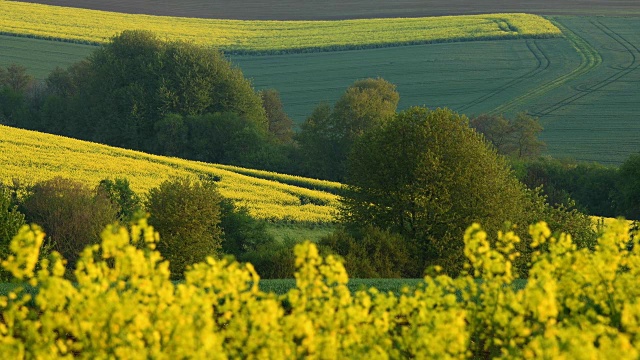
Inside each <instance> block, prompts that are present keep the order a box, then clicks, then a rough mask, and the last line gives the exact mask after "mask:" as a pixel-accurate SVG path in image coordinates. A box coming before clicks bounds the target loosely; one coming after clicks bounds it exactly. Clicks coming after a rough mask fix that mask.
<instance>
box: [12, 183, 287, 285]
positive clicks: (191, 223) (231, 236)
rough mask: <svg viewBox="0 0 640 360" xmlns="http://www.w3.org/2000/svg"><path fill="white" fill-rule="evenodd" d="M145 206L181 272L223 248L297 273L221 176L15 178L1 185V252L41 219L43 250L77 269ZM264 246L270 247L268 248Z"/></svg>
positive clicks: (161, 246) (265, 271)
mask: <svg viewBox="0 0 640 360" xmlns="http://www.w3.org/2000/svg"><path fill="white" fill-rule="evenodd" d="M147 213H148V214H150V215H149V220H148V221H149V223H150V224H151V225H153V226H154V228H155V229H156V231H158V232H159V233H160V234H161V238H160V241H159V242H158V250H159V251H160V253H161V254H162V255H163V257H164V258H166V259H167V260H169V261H170V264H171V271H172V274H173V275H172V276H173V277H174V278H176V279H177V278H180V277H181V276H182V274H183V272H184V270H185V269H186V267H187V266H188V265H191V264H194V263H197V262H201V261H203V260H204V259H205V258H206V257H207V256H214V257H221V256H223V255H233V256H235V257H236V258H238V260H241V261H247V260H251V261H252V262H253V263H254V265H255V266H256V269H258V270H259V271H260V273H261V275H263V276H264V277H286V276H290V275H291V274H292V273H293V256H292V255H289V256H282V255H283V253H286V252H284V251H283V250H284V249H283V245H282V244H280V243H279V242H278V241H276V240H275V239H274V238H273V236H271V235H269V234H268V232H267V230H266V223H264V222H260V221H257V220H255V219H253V218H252V217H251V216H249V214H248V212H247V210H246V209H244V208H238V207H236V206H234V204H233V202H231V201H230V200H228V199H224V198H223V197H222V196H221V195H220V193H219V192H218V190H217V186H216V184H215V183H213V182H210V181H199V180H194V179H189V178H176V179H170V180H167V181H165V182H163V183H162V184H161V185H160V186H158V187H156V188H153V189H151V190H150V191H149V192H148V194H145V195H144V196H140V195H138V194H136V193H135V192H134V191H132V190H131V188H130V186H129V182H128V181H127V180H126V179H115V180H111V179H105V180H103V181H101V182H100V184H99V185H98V186H96V187H95V188H91V187H88V186H86V185H84V184H82V183H79V182H77V181H75V180H72V179H67V178H59V177H58V178H53V179H50V180H46V181H42V182H39V183H36V184H33V185H29V186H22V185H20V183H19V182H18V181H17V180H16V181H14V183H13V184H12V185H11V186H8V185H2V186H0V256H1V257H2V258H6V256H7V255H8V254H9V253H10V251H9V244H10V240H11V239H12V237H13V236H14V235H16V234H17V232H18V229H19V228H20V227H21V226H22V225H24V224H25V223H36V224H38V225H40V226H42V227H43V229H44V231H45V232H46V234H47V239H46V241H45V245H44V251H43V256H46V255H47V253H48V252H50V251H52V250H55V251H57V252H59V253H60V254H61V255H62V256H63V257H64V258H65V259H66V260H67V261H68V262H69V265H70V266H69V268H70V269H73V268H74V267H75V263H76V261H77V259H78V258H79V256H80V252H81V251H82V250H83V249H84V248H85V247H86V246H88V245H91V244H96V243H98V241H99V239H100V234H101V232H102V231H103V229H104V228H105V226H106V225H108V224H111V223H114V222H119V223H121V224H125V225H127V224H130V223H131V222H135V221H136V220H137V219H139V218H140V217H144V216H147V215H146V214H147ZM265 248H269V249H270V251H269V252H267V254H262V253H263V250H264V249H265ZM277 262H280V263H279V264H276V263H277Z"/></svg>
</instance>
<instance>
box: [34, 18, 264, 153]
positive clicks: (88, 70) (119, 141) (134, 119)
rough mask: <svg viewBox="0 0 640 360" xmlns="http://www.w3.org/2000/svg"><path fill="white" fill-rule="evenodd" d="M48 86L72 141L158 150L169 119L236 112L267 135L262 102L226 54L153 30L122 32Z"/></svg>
mask: <svg viewBox="0 0 640 360" xmlns="http://www.w3.org/2000/svg"><path fill="white" fill-rule="evenodd" d="M48 87H49V89H50V96H53V97H57V98H58V99H61V101H63V102H64V103H65V104H66V105H65V104H61V103H57V102H52V103H51V104H49V107H50V109H48V110H47V112H46V116H47V117H48V118H50V119H51V120H55V119H57V117H56V109H63V110H64V111H65V112H66V116H67V117H71V118H72V119H69V120H67V121H66V122H67V125H66V126H65V127H64V131H67V132H68V133H67V135H72V136H75V137H80V138H83V139H88V140H92V141H97V142H102V143H107V144H110V145H115V146H120V147H126V148H134V149H140V150H145V151H155V150H156V149H157V148H158V147H161V146H158V145H157V143H156V141H157V140H161V139H157V138H156V134H157V133H158V132H162V131H158V128H156V124H157V123H158V122H160V121H161V120H163V119H164V118H165V117H166V116H167V115H169V114H178V115H181V116H199V115H204V114H209V113H225V112H226V113H234V114H237V115H238V116H240V117H242V118H244V119H247V120H248V121H252V122H254V123H255V124H256V126H258V127H260V128H262V129H264V131H265V132H266V131H267V118H266V115H265V110H264V109H263V107H262V101H261V99H260V97H259V96H258V94H257V93H256V92H255V91H254V90H253V88H252V87H251V83H250V82H249V80H247V79H245V78H244V76H243V74H242V72H241V71H240V69H238V68H236V67H233V66H232V65H231V63H230V62H229V61H228V60H226V59H225V58H224V56H223V55H222V54H221V53H220V52H219V51H216V50H213V49H210V48H202V47H198V46H196V45H194V44H191V43H185V42H180V41H174V42H167V41H163V40H161V39H160V38H159V37H158V36H156V35H155V34H153V33H151V32H148V31H138V30H136V31H123V32H122V33H121V34H119V35H117V36H115V37H114V38H113V39H111V41H110V42H109V43H107V44H105V45H103V46H102V47H100V48H98V49H97V50H95V51H94V52H93V53H92V54H91V55H90V56H89V58H88V60H87V61H86V62H83V63H81V64H79V65H77V66H75V67H71V68H70V69H69V70H68V71H67V72H66V73H64V72H61V71H56V72H54V73H53V74H52V76H51V77H50V78H49V79H48ZM44 123H45V124H50V121H49V120H47V121H45V122H44ZM165 125H168V124H166V123H164V124H160V125H158V126H159V128H161V130H167V129H166V127H165ZM163 127H164V129H162V128H163ZM169 130H170V129H169ZM164 134H165V135H167V133H166V132H165V133H164ZM170 151H171V152H176V151H177V150H176V149H170Z"/></svg>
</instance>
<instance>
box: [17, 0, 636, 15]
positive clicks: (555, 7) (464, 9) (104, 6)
mask: <svg viewBox="0 0 640 360" xmlns="http://www.w3.org/2000/svg"><path fill="white" fill-rule="evenodd" d="M25 2H33V3H40V4H49V5H60V6H70V7H81V8H86V9H95V10H108V11H116V12H125V13H135V14H150V15H171V16H184V17H198V18H215V19H247V20H248V19H256V20H257V19H261V20H269V19H270V20H319V19H348V18H384V17H422V16H438V15H461V14H484V13H496V12H527V13H534V14H543V15H552V14H556V15H609V16H611V15H624V16H640V1H638V0H533V1H525V0H481V1H478V0H422V1H421V0H281V1H276V0H260V1H255V0H252V1H242V0H235V1H234V0H109V1H107V0H81V1H79V0H36V1H25Z"/></svg>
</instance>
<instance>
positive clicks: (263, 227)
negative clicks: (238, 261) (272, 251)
mask: <svg viewBox="0 0 640 360" xmlns="http://www.w3.org/2000/svg"><path fill="white" fill-rule="evenodd" d="M220 209H221V213H220V226H221V227H222V231H223V232H224V235H223V237H224V241H222V252H224V253H225V254H229V255H233V256H235V257H240V256H242V255H243V254H244V253H246V252H250V251H255V250H257V249H258V247H260V246H264V245H268V244H272V243H273V242H274V239H273V236H271V235H269V233H267V224H266V223H265V222H264V221H259V220H256V219H254V218H253V217H251V215H249V211H248V210H247V209H246V208H244V207H240V208H238V207H236V206H235V205H234V204H233V201H232V200H229V199H224V200H222V201H221V202H220Z"/></svg>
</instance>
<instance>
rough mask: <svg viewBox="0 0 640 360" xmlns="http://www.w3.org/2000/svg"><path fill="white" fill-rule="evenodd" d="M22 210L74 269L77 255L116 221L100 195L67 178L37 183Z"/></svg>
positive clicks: (114, 215) (103, 195)
mask: <svg viewBox="0 0 640 360" xmlns="http://www.w3.org/2000/svg"><path fill="white" fill-rule="evenodd" d="M21 209H22V210H23V212H24V214H25V216H26V219H27V221H28V222H30V223H36V224H38V225H40V226H42V228H43V229H44V231H45V232H46V234H47V242H48V244H49V245H50V246H51V247H52V249H53V250H56V251H58V252H60V253H61V254H62V255H63V256H64V258H65V259H67V261H68V262H69V264H70V265H71V266H70V268H73V266H74V265H75V263H76V261H77V259H78V257H79V255H80V251H82V250H83V249H84V248H85V247H87V246H88V245H91V244H95V243H97V242H99V241H100V233H101V232H102V230H103V229H104V227H105V226H106V225H107V224H110V223H112V222H114V221H116V219H117V213H118V210H117V208H116V206H114V205H113V204H112V203H111V201H110V200H109V198H108V197H107V196H105V194H104V193H102V192H96V191H95V190H94V189H91V188H89V187H87V186H86V185H84V184H82V183H79V182H76V181H74V180H71V179H66V178H60V177H57V178H53V179H51V180H47V181H43V182H39V183H37V184H35V185H34V186H32V187H31V188H30V189H29V194H28V195H27V196H26V198H25V199H24V201H23V203H22V205H21Z"/></svg>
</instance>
